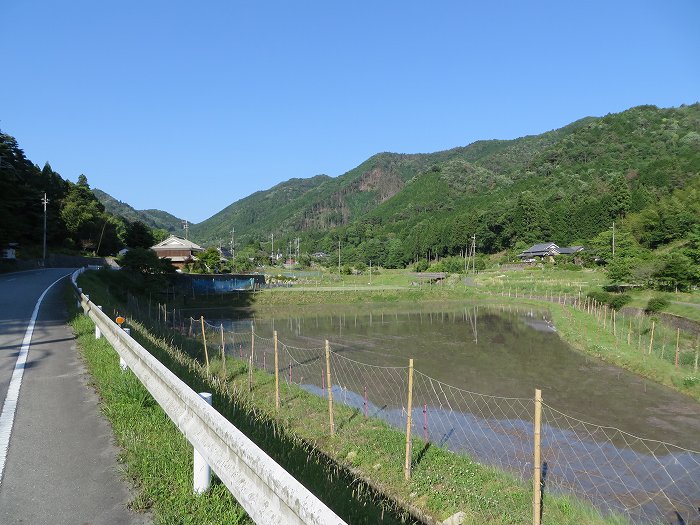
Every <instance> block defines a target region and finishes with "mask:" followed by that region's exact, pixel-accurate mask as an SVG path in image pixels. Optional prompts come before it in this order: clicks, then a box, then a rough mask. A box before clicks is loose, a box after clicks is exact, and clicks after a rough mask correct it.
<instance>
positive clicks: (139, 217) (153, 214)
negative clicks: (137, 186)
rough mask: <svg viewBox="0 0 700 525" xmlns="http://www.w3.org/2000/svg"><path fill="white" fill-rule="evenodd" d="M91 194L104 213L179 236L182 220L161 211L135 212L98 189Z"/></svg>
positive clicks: (94, 189) (130, 207)
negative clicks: (102, 207) (101, 206)
mask: <svg viewBox="0 0 700 525" xmlns="http://www.w3.org/2000/svg"><path fill="white" fill-rule="evenodd" d="M92 193H93V194H94V195H95V197H97V199H98V200H99V201H100V202H101V203H102V205H103V206H104V207H105V211H107V212H108V213H110V214H112V215H116V216H118V217H122V218H124V219H126V220H127V221H129V222H134V221H140V222H142V223H144V224H145V225H146V226H148V227H149V228H153V229H162V230H166V231H167V232H170V233H173V234H175V235H181V232H182V223H183V222H184V221H183V220H182V219H179V218H177V217H175V216H174V215H172V214H170V213H168V212H167V211H162V210H155V209H149V210H136V209H134V208H133V207H132V206H130V205H129V204H127V203H125V202H122V201H120V200H117V199H115V198H114V197H112V196H111V195H110V194H109V193H106V192H104V191H102V190H100V189H98V188H92Z"/></svg>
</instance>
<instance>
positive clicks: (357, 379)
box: [205, 322, 700, 523]
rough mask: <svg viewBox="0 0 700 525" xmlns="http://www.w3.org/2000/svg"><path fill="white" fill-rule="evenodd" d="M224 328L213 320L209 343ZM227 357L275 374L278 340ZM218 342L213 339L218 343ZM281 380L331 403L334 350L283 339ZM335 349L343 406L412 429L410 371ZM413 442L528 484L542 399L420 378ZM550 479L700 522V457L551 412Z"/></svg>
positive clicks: (248, 342)
mask: <svg viewBox="0 0 700 525" xmlns="http://www.w3.org/2000/svg"><path fill="white" fill-rule="evenodd" d="M222 329H223V324H219V325H216V324H210V323H208V322H205V331H206V333H207V334H211V335H210V336H209V335H208V336H207V337H212V338H215V337H216V336H217V335H219V336H220V334H221V333H222ZM223 333H224V341H225V344H226V347H227V348H228V350H227V353H228V354H231V355H233V356H234V357H237V358H239V359H243V360H245V361H247V362H252V364H253V365H254V366H255V367H257V368H260V369H264V370H266V371H267V372H269V373H271V374H272V373H274V347H275V341H274V338H266V337H262V336H260V335H258V334H255V332H254V329H251V330H250V331H246V332H233V331H230V332H229V331H226V330H225V329H223ZM212 340H213V339H212ZM277 348H278V373H279V377H280V382H282V383H286V384H295V385H298V386H300V387H301V388H303V389H305V390H307V391H309V392H311V393H314V394H316V395H319V396H323V397H325V396H327V389H328V384H327V381H326V358H325V348H324V347H312V346H310V347H300V346H295V345H291V344H287V343H285V342H283V341H282V340H278V341H277ZM346 350H348V349H344V348H343V347H342V346H340V345H335V346H334V348H332V349H331V350H330V354H329V355H330V368H331V371H332V374H331V376H332V377H331V382H332V386H331V388H332V393H333V399H334V402H339V403H343V404H345V405H347V406H349V407H352V408H354V409H356V410H357V411H358V413H360V414H362V415H364V416H365V417H377V418H380V419H382V420H384V421H385V422H387V423H388V424H390V425H392V426H394V427H396V428H400V429H405V426H406V420H407V400H408V368H409V367H408V366H377V365H374V364H369V363H363V362H361V361H358V360H356V359H353V358H352V357H349V356H347V355H344V354H345V353H347V351H346ZM412 402H413V408H412V434H413V435H414V437H416V438H420V439H421V440H422V442H423V443H430V444H433V445H436V446H440V447H446V448H448V449H449V450H452V451H454V452H456V453H466V454H468V455H469V456H471V457H472V458H473V459H475V460H476V461H478V462H480V463H482V464H485V465H490V466H494V467H497V468H499V469H502V470H504V471H507V472H510V473H511V474H513V475H515V476H516V477H518V478H520V479H522V480H523V481H527V480H529V479H530V478H531V476H532V471H533V442H534V428H533V413H534V399H533V398H515V397H501V396H493V395H485V394H481V393H478V392H472V391H469V390H466V389H463V388H459V387H456V386H454V385H450V384H447V383H444V382H442V381H440V380H438V379H435V378H433V377H430V376H429V375H426V374H424V373H422V372H421V371H420V370H417V369H416V370H414V378H413V390H412ZM541 435H542V438H541V439H542V460H543V464H542V476H543V486H544V488H545V492H547V493H557V494H574V495H576V496H577V497H579V498H581V499H584V500H586V501H589V502H590V503H591V504H593V505H594V506H596V507H597V508H598V509H599V510H600V511H602V512H603V513H614V514H618V515H623V516H626V517H627V518H628V519H629V520H630V521H631V522H633V523H655V522H656V521H658V520H659V519H663V518H665V517H669V516H670V517H673V516H674V515H676V513H677V515H678V516H680V517H681V519H683V520H684V522H685V523H698V522H699V520H700V510H698V506H700V452H698V451H696V450H691V449H686V448H682V447H679V446H675V445H673V444H670V443H665V442H662V441H656V440H650V439H644V438H641V437H637V436H634V435H632V434H629V433H626V432H624V431H623V430H620V429H617V428H614V427H611V426H601V425H596V424H593V423H588V422H586V421H582V420H580V419H577V418H575V417H572V416H570V415H567V414H565V413H563V412H561V411H559V410H557V409H556V408H555V407H552V406H550V405H548V404H546V403H543V407H542V429H541Z"/></svg>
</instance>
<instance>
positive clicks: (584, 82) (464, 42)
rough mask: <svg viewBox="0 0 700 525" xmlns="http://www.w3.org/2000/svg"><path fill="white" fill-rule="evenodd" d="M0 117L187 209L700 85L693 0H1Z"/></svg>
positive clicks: (146, 198) (28, 143)
mask: <svg viewBox="0 0 700 525" xmlns="http://www.w3.org/2000/svg"><path fill="white" fill-rule="evenodd" d="M0 42H1V43H2V46H1V49H2V59H0V67H1V69H0V129H2V131H4V132H5V133H9V134H11V135H13V136H15V137H16V138H17V140H18V141H19V143H20V145H21V146H22V147H23V148H24V150H25V152H26V154H27V156H28V157H29V158H30V159H31V160H32V161H34V162H35V163H37V164H39V165H40V166H41V165H43V164H44V162H46V161H49V162H50V163H51V166H52V167H53V169H54V170H56V171H58V172H59V173H60V174H61V175H62V176H63V177H65V178H68V179H71V180H73V181H75V180H77V177H78V175H79V174H81V173H84V174H85V175H87V177H88V181H89V182H90V184H91V186H93V187H98V188H100V189H103V190H104V191H107V192H108V193H110V194H111V195H113V196H114V197H116V198H118V199H120V200H122V201H125V202H127V203H129V204H131V205H132V206H134V207H135V208H137V209H144V208H159V209H164V210H166V211H169V212H171V213H174V214H175V215H177V216H179V217H182V218H186V219H188V220H190V221H192V222H199V221H201V220H204V219H205V218H207V217H209V216H211V215H213V214H214V213H216V212H217V211H219V210H220V209H222V208H224V207H225V206H227V205H229V204H230V203H232V202H234V201H236V200H238V199H240V198H242V197H245V196H247V195H249V194H251V193H253V192H254V191H257V190H262V189H267V188H269V187H271V186H273V185H275V184H276V183H278V182H281V181H283V180H287V179H289V178H292V177H311V176H313V175H316V174H319V173H326V174H328V175H332V176H337V175H341V174H342V173H344V172H346V171H348V170H350V169H352V168H353V167H355V166H356V165H358V164H359V163H360V162H362V161H364V160H365V159H366V158H368V157H369V156H371V155H373V154H374V153H378V152H381V151H394V152H401V153H416V152H431V151H438V150H441V149H448V148H452V147H455V146H463V145H466V144H469V143H470V142H473V141H475V140H479V139H488V138H504V139H507V138H515V137H519V136H522V135H528V134H535V133H541V132H543V131H547V130H550V129H554V128H557V127H561V126H563V125H566V124H568V123H569V122H572V121H574V120H577V119H579V118H582V117H584V116H589V115H593V116H602V115H605V114H607V113H614V112H618V111H622V110H624V109H627V108H629V107H632V106H635V105H639V104H655V105H657V106H661V107H669V106H678V105H680V104H683V103H686V104H689V103H693V102H696V101H698V100H700V2H698V1H697V0H687V1H680V0H679V1H674V0H663V1H661V0H658V1H655V2H649V1H644V0H634V1H610V0H605V1H597V0H596V1H577V2H569V1H561V0H557V1H552V2H539V1H466V0H462V1H410V0H402V1H380V0H373V1H357V0H353V1H349V0H347V1H345V2H340V1H335V0H325V1H304V0H297V1H295V2H292V1H288V0H287V1H266V2H258V1H248V2H238V1H213V0H212V1H207V2H192V1H188V2H184V1H175V0H167V1H155V0H139V1H130V0H120V1H118V2H117V1H95V0H89V1H79V0H71V1H67V2H59V1H55V0H50V1H32V0H2V1H0Z"/></svg>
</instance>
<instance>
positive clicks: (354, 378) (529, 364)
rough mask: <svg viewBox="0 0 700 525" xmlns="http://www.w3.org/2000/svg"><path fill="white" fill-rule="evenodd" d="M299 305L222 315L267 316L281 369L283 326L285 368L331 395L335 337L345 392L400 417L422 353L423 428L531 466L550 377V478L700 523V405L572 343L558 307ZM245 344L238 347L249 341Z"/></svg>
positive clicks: (416, 398)
mask: <svg viewBox="0 0 700 525" xmlns="http://www.w3.org/2000/svg"><path fill="white" fill-rule="evenodd" d="M295 313H296V315H290V309H285V310H284V311H282V310H280V311H275V310H273V309H270V310H265V311H262V312H261V311H258V312H256V314H255V316H254V318H253V319H247V320H236V321H232V320H222V321H216V323H218V322H223V323H224V327H225V329H226V330H227V331H229V330H233V331H235V332H239V333H246V332H249V331H250V329H251V325H253V324H254V326H255V333H256V344H255V348H256V349H255V354H256V355H255V362H256V364H257V366H263V365H264V366H265V368H267V369H268V370H272V363H273V359H272V345H271V344H269V343H270V341H271V340H272V335H273V332H274V331H276V332H277V334H278V337H279V341H280V343H283V344H280V370H281V378H282V379H283V380H285V381H291V382H294V383H298V384H300V385H302V386H303V387H304V388H305V389H307V390H309V391H311V392H314V393H317V394H319V395H326V389H327V385H326V384H325V377H324V372H325V354H324V350H323V346H324V341H325V340H328V341H329V343H330V347H331V349H332V351H333V357H332V372H333V379H332V384H333V387H332V388H333V390H332V391H333V395H334V399H335V400H336V401H340V402H342V403H345V404H347V405H349V406H351V407H354V408H356V409H357V413H358V414H362V415H367V416H374V417H380V418H382V419H384V420H385V421H387V422H388V423H390V424H392V425H395V426H396V427H399V428H405V425H406V410H407V377H408V368H407V367H408V361H409V359H413V360H414V389H413V408H412V411H411V413H412V418H413V433H414V435H415V436H416V437H419V438H422V439H423V440H424V441H425V442H429V443H430V444H429V445H427V446H444V447H447V448H449V449H451V450H454V451H456V452H467V453H469V454H470V455H471V456H472V457H474V458H475V459H476V460H478V461H480V462H482V463H485V464H490V465H494V466H498V467H501V468H503V469H505V470H507V471H510V472H512V473H514V474H515V475H517V476H519V477H521V478H523V479H529V478H530V477H531V475H532V469H533V465H532V442H533V428H532V419H533V412H534V402H533V397H534V392H535V389H536V388H539V389H541V390H542V397H543V403H544V405H543V429H542V447H543V451H542V458H543V462H545V465H544V468H543V471H544V474H545V483H546V486H545V490H546V491H554V492H567V493H568V492H573V493H575V494H577V495H579V496H581V497H584V498H587V499H589V500H590V501H591V502H593V503H594V504H595V505H596V506H598V507H599V508H600V509H601V510H603V511H605V512H618V513H621V514H624V515H626V516H628V517H629V518H630V519H631V521H632V522H634V523H637V522H649V523H653V522H654V521H655V520H664V522H666V520H667V519H673V518H674V517H675V513H676V512H678V513H679V515H680V516H681V517H683V519H684V520H685V523H700V511H698V506H700V454H698V453H697V451H698V450H700V405H699V404H698V403H696V402H694V401H693V400H691V399H690V398H687V397H685V396H683V395H682V394H679V393H677V392H675V391H673V390H671V389H668V388H666V387H663V386H660V385H658V384H656V383H653V382H651V381H648V380H645V379H643V378H640V377H639V376H637V375H635V374H632V373H630V372H627V371H625V370H622V369H620V368H617V367H615V366H612V365H609V364H607V363H605V362H603V361H600V360H597V359H593V358H591V357H587V356H585V355H583V354H581V353H578V352H576V351H573V350H572V349H571V348H570V347H569V346H568V345H567V344H565V343H564V342H563V341H562V340H561V339H560V338H559V336H558V334H557V332H556V327H555V326H554V325H553V324H552V322H551V320H550V319H549V316H548V313H547V312H546V311H536V310H524V309H514V308H512V307H511V308H508V307H500V306H495V305H493V306H484V305H481V306H475V305H471V304H464V303H450V304H447V305H446V304H445V303H442V304H432V305H431V304H421V305H410V304H409V305H397V304H392V305H386V306H383V305H371V306H370V307H368V306H364V307H361V308H357V307H336V306H333V307H329V306H327V305H326V306H323V307H303V308H300V309H299V311H298V312H295ZM246 344H247V343H246V339H245V338H240V342H239V343H238V344H234V346H236V347H237V348H238V351H240V352H241V354H243V352H244V351H246V350H245V347H246ZM235 351H236V350H234V352H235ZM340 424H341V425H342V422H340ZM618 429H619V430H618ZM419 443H421V446H422V443H423V442H419ZM671 444H672V445H671ZM693 451H696V452H693ZM418 468H419V467H418ZM670 522H671V523H675V522H674V521H670Z"/></svg>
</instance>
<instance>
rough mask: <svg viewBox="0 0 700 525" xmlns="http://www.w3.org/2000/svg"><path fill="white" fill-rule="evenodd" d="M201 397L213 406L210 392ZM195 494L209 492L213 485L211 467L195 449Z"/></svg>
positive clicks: (202, 394)
mask: <svg viewBox="0 0 700 525" xmlns="http://www.w3.org/2000/svg"><path fill="white" fill-rule="evenodd" d="M199 397H201V398H202V399H204V401H206V402H207V403H208V404H209V405H210V406H211V394H210V393H209V392H200V393H199ZM193 481H194V493H195V494H202V493H204V492H206V491H207V490H209V487H210V485H211V467H210V466H209V465H208V464H207V462H206V461H205V460H204V457H203V456H202V455H201V454H200V453H199V452H197V449H196V448H195V449H194V471H193Z"/></svg>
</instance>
